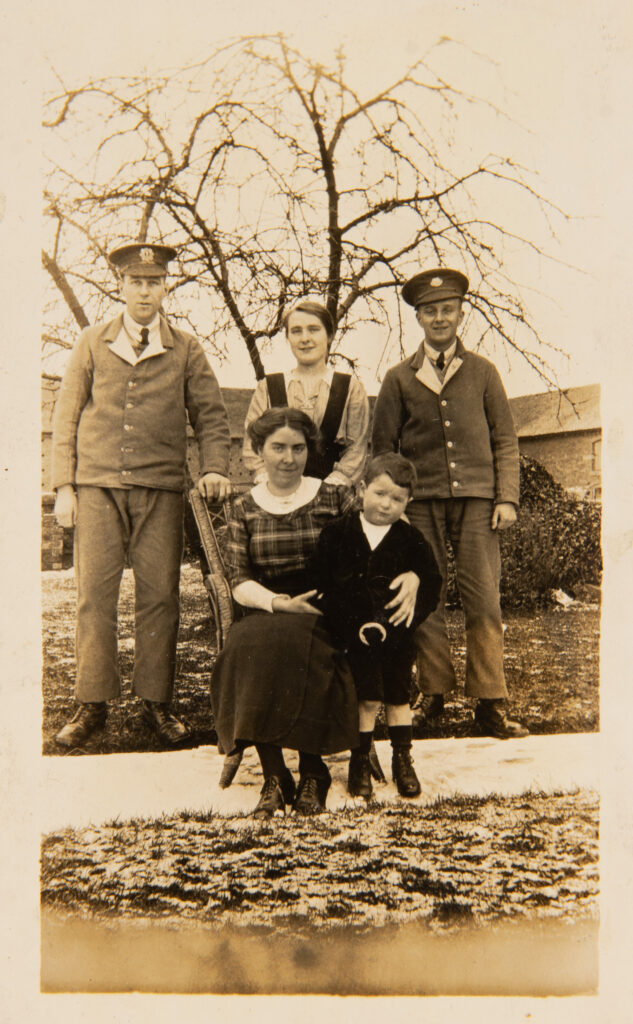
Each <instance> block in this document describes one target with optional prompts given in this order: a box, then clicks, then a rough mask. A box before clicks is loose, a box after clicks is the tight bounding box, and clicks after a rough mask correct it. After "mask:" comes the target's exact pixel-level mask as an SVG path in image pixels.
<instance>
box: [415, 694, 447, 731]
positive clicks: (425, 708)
mask: <svg viewBox="0 0 633 1024" xmlns="http://www.w3.org/2000/svg"><path fill="white" fill-rule="evenodd" d="M443 714H444V694H443V693H422V694H420V696H419V697H418V699H417V700H416V702H415V704H414V705H413V727H414V728H418V729H419V728H420V727H422V726H426V725H430V724H431V723H432V722H435V721H437V719H438V718H440V717H441V716H442V715H443Z"/></svg>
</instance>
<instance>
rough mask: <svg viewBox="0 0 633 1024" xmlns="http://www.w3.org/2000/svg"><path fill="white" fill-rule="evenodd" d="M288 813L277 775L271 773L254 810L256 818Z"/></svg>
mask: <svg viewBox="0 0 633 1024" xmlns="http://www.w3.org/2000/svg"><path fill="white" fill-rule="evenodd" d="M285 813H286V805H285V802H284V795H283V793H282V791H281V784H280V781H279V779H278V778H277V776H276V775H269V777H268V778H267V779H265V780H264V785H263V786H262V790H261V793H260V795H259V801H258V803H257V806H256V808H255V810H254V811H253V817H254V818H272V817H273V816H274V815H280V814H285Z"/></svg>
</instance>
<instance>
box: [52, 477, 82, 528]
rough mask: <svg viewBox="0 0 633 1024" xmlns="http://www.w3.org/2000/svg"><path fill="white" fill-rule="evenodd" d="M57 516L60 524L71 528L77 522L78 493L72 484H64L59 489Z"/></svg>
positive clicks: (56, 505) (56, 507) (56, 504)
mask: <svg viewBox="0 0 633 1024" xmlns="http://www.w3.org/2000/svg"><path fill="white" fill-rule="evenodd" d="M55 518H56V519H57V522H58V523H59V525H60V526H63V527H64V529H66V530H69V529H70V528H71V526H74V525H75V523H76V522H77V495H76V494H75V488H74V487H73V485H72V484H64V485H63V486H62V487H59V488H58V490H57V497H56V498H55Z"/></svg>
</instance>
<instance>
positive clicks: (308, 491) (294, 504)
mask: <svg viewBox="0 0 633 1024" xmlns="http://www.w3.org/2000/svg"><path fill="white" fill-rule="evenodd" d="M322 483H323V481H322V480H318V479H317V478H316V477H315V476H302V477H301V482H300V483H299V486H298V487H297V489H296V491H293V492H292V494H288V495H285V496H284V495H279V494H273V493H272V491H269V490H268V486H267V483H266V481H265V480H262V482H261V483H259V484H255V486H254V487H253V489H252V490H251V496H252V498H253V501H255V502H256V504H257V505H259V507H260V508H262V509H263V510H264V512H270V513H272V515H285V514H287V513H288V512H294V511H295V509H298V508H301V507H302V506H303V505H307V504H308V502H309V501H312V499H313V498H314V497H316V495H317V492H318V490H319V487H320V486H321V484H322Z"/></svg>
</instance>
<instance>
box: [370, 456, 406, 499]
mask: <svg viewBox="0 0 633 1024" xmlns="http://www.w3.org/2000/svg"><path fill="white" fill-rule="evenodd" d="M383 473H386V474H387V476H390V477H391V479H392V480H393V482H394V484H395V485H396V486H397V487H406V488H407V490H408V492H409V494H413V488H414V487H415V482H416V480H417V478H418V474H417V473H416V471H415V466H414V465H413V463H412V462H409V460H408V459H405V457H404V455H399V454H398V452H383V454H382V455H375V456H374V457H373V459H370V460H369V462H368V463H367V466H366V467H365V472H364V474H363V480H364V481H365V483H366V484H370V483H371V482H372V480H375V479H376V477H378V476H382V474H383Z"/></svg>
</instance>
